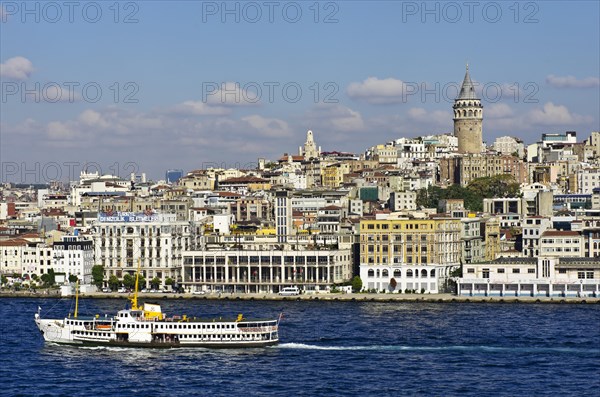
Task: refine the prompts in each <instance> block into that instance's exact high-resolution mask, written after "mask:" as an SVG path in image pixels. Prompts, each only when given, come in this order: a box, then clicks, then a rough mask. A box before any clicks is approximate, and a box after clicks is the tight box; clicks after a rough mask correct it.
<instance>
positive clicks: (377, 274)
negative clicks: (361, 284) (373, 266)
mask: <svg viewBox="0 0 600 397" xmlns="http://www.w3.org/2000/svg"><path fill="white" fill-rule="evenodd" d="M377 277H379V269H377Z"/></svg>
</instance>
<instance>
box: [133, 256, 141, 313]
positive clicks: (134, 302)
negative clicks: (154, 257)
mask: <svg viewBox="0 0 600 397" xmlns="http://www.w3.org/2000/svg"><path fill="white" fill-rule="evenodd" d="M141 267H142V260H141V259H138V268H137V272H136V274H135V287H134V291H133V298H131V309H132V310H137V309H138V304H137V302H138V301H137V296H138V285H139V282H140V269H141Z"/></svg>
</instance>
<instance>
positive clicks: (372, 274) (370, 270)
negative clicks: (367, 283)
mask: <svg viewBox="0 0 600 397" xmlns="http://www.w3.org/2000/svg"><path fill="white" fill-rule="evenodd" d="M367 276H368V277H375V271H374V270H373V269H369V271H368V272H367Z"/></svg>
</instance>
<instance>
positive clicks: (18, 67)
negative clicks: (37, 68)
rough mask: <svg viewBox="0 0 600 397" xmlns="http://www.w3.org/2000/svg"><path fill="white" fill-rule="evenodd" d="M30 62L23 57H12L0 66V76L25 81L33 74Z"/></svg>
mask: <svg viewBox="0 0 600 397" xmlns="http://www.w3.org/2000/svg"><path fill="white" fill-rule="evenodd" d="M33 71H34V68H33V64H32V63H31V61H30V60H29V59H27V58H24V57H20V56H19V57H13V58H9V59H8V60H6V62H4V63H2V64H0V76H2V77H4V78H7V79H11V80H27V79H28V78H29V76H31V74H32V73H33Z"/></svg>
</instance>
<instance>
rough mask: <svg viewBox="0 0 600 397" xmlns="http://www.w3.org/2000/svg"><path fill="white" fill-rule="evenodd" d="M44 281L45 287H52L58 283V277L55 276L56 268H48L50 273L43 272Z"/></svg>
mask: <svg viewBox="0 0 600 397" xmlns="http://www.w3.org/2000/svg"><path fill="white" fill-rule="evenodd" d="M41 279H42V282H43V283H44V287H52V286H53V285H54V284H56V279H55V277H54V269H52V268H50V269H48V273H46V274H42V277H41Z"/></svg>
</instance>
